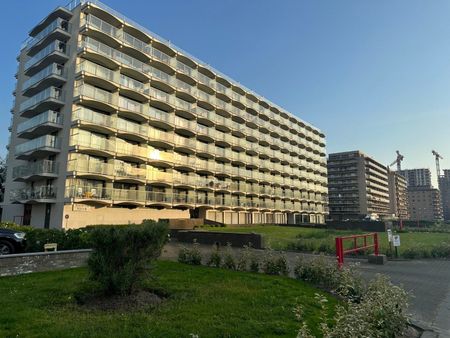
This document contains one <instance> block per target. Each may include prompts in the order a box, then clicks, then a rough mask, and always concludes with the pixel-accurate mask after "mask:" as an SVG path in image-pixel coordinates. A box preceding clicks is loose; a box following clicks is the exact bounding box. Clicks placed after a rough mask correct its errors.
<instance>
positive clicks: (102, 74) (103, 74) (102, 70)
mask: <svg viewBox="0 0 450 338" xmlns="http://www.w3.org/2000/svg"><path fill="white" fill-rule="evenodd" d="M77 72H85V73H87V74H90V75H94V76H97V77H99V78H101V79H104V80H107V81H111V82H115V83H118V82H119V73H118V72H115V71H113V70H111V69H109V68H106V67H103V66H100V65H98V64H96V63H93V62H90V61H88V60H83V61H82V62H81V63H79V64H78V65H77Z"/></svg>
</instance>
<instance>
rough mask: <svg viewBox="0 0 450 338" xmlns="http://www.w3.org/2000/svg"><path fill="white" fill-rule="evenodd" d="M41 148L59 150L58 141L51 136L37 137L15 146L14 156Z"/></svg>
mask: <svg viewBox="0 0 450 338" xmlns="http://www.w3.org/2000/svg"><path fill="white" fill-rule="evenodd" d="M42 148H52V149H55V150H57V149H59V148H60V139H59V138H57V137H56V136H53V135H44V136H41V137H37V138H35V139H32V140H30V141H27V142H24V143H22V144H19V145H17V146H16V149H15V154H16V156H19V155H22V154H25V153H28V152H31V151H34V150H39V149H42Z"/></svg>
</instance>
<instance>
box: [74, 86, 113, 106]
mask: <svg viewBox="0 0 450 338" xmlns="http://www.w3.org/2000/svg"><path fill="white" fill-rule="evenodd" d="M74 96H85V97H86V98H90V99H92V100H95V101H100V102H103V103H107V104H110V105H117V101H118V100H117V96H116V95H114V94H113V93H111V92H108V91H106V90H104V89H100V88H97V87H94V86H91V85H89V84H87V83H82V84H78V85H77V86H76V87H75V90H74Z"/></svg>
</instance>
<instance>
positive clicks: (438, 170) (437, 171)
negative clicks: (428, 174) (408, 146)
mask: <svg viewBox="0 0 450 338" xmlns="http://www.w3.org/2000/svg"><path fill="white" fill-rule="evenodd" d="M431 153H432V154H433V155H434V158H435V160H436V173H437V178H438V180H439V177H440V176H441V165H440V164H439V160H442V159H443V157H442V156H441V155H440V154H439V153H438V152H437V151H435V150H432V151H431Z"/></svg>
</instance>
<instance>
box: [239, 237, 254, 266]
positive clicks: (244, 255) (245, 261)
mask: <svg viewBox="0 0 450 338" xmlns="http://www.w3.org/2000/svg"><path fill="white" fill-rule="evenodd" d="M251 247H252V244H251V243H249V244H248V245H244V248H243V249H242V250H241V252H240V256H239V258H238V261H237V263H236V270H238V271H247V270H248V269H249V262H250V261H251V256H252V252H251V250H250V249H251Z"/></svg>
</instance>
